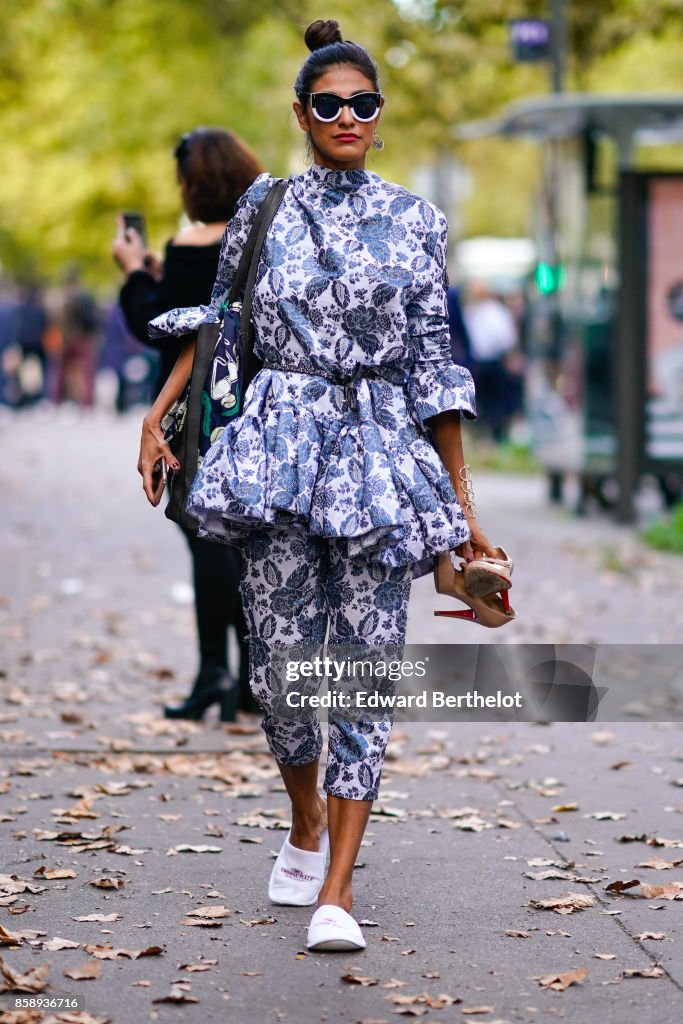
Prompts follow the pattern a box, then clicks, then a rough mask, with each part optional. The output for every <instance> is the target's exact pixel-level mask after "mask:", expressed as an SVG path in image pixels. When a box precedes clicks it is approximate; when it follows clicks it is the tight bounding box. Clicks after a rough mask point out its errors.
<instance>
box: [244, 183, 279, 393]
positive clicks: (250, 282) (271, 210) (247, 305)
mask: <svg viewBox="0 0 683 1024" xmlns="http://www.w3.org/2000/svg"><path fill="white" fill-rule="evenodd" d="M288 185H289V180H288V179H287V178H276V179H275V182H274V184H273V185H272V187H271V189H270V191H269V193H268V195H267V196H266V198H265V199H264V200H263V203H262V204H261V209H260V210H259V212H258V216H257V219H256V220H255V221H254V226H253V228H252V231H251V232H250V234H249V238H248V239H247V244H246V245H245V247H244V248H245V252H244V253H243V254H242V259H241V260H240V266H239V267H238V268H237V275H236V277H239V273H240V269H241V267H242V262H243V261H245V257H246V256H247V255H248V253H247V251H246V250H247V248H249V251H250V259H249V269H248V272H247V275H246V281H245V283H244V298H243V300H242V312H241V314H240V379H241V396H242V399H244V393H245V391H246V390H247V387H248V386H249V384H250V383H251V381H252V380H253V378H254V376H255V374H256V370H257V368H258V367H257V363H256V360H255V357H254V328H253V325H252V322H251V307H252V299H253V295H254V284H255V282H256V274H257V272H258V265H259V259H260V257H261V249H262V248H263V242H264V239H265V237H266V234H267V232H268V228H269V227H270V225H271V224H272V222H273V219H274V217H275V214H276V213H277V211H278V209H279V208H280V203H281V202H282V200H283V199H284V197H285V192H286V191H287V187H288ZM252 234H253V235H254V241H253V245H250V242H251V236H252Z"/></svg>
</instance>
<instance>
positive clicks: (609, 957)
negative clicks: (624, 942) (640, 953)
mask: <svg viewBox="0 0 683 1024" xmlns="http://www.w3.org/2000/svg"><path fill="white" fill-rule="evenodd" d="M593 956H594V957H595V959H596V960H616V958H617V957H616V953H594V954H593Z"/></svg>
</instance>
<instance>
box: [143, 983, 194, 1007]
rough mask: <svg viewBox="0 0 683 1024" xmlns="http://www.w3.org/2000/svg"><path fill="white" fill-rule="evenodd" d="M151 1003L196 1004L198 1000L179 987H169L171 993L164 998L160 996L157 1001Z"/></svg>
mask: <svg viewBox="0 0 683 1024" xmlns="http://www.w3.org/2000/svg"><path fill="white" fill-rule="evenodd" d="M152 1002H153V1003H198V1002H199V1000H198V999H197V998H196V997H195V996H193V995H190V994H189V992H186V991H185V990H184V989H182V988H180V986H179V985H171V991H170V992H169V993H168V995H166V996H160V997H159V998H158V999H153V1000H152Z"/></svg>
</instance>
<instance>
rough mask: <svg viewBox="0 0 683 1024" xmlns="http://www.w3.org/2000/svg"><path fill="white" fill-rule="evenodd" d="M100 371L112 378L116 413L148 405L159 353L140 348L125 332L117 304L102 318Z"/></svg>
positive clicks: (122, 316) (140, 343) (126, 326)
mask: <svg viewBox="0 0 683 1024" xmlns="http://www.w3.org/2000/svg"><path fill="white" fill-rule="evenodd" d="M100 369H109V370H113V372H114V373H115V374H116V382H117V388H116V403H115V404H116V411H117V412H118V413H124V412H126V411H127V410H128V409H130V408H131V406H133V405H140V404H142V405H148V404H149V402H150V401H151V397H152V393H153V389H154V388H156V383H157V379H158V376H159V353H158V352H155V351H154V350H153V349H150V348H148V347H147V346H145V345H143V344H142V342H141V341H139V340H138V339H137V338H136V337H135V336H134V335H133V334H131V332H130V330H129V329H128V324H127V323H126V319H125V317H124V315H123V310H122V309H121V305H120V303H118V302H115V303H114V305H113V306H112V307H111V309H109V311H108V312H107V313H106V315H105V318H104V345H103V348H102V355H101V358H100Z"/></svg>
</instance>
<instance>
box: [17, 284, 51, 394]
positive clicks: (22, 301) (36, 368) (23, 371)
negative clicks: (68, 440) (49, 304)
mask: <svg viewBox="0 0 683 1024" xmlns="http://www.w3.org/2000/svg"><path fill="white" fill-rule="evenodd" d="M13 327H14V330H13V334H14V338H13V340H14V344H15V345H17V346H18V348H19V351H20V353H21V367H20V371H19V382H20V391H21V394H20V404H21V405H28V404H30V403H32V402H37V401H39V400H40V399H41V398H42V397H43V394H44V389H45V367H46V354H45V347H44V341H45V332H46V330H47V314H46V312H45V304H44V302H43V294H42V290H41V288H40V286H39V284H38V283H37V282H35V281H30V282H27V283H25V284H23V285H22V286H21V287H20V288H19V294H18V299H17V304H16V307H15V311H14V325H13Z"/></svg>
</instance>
